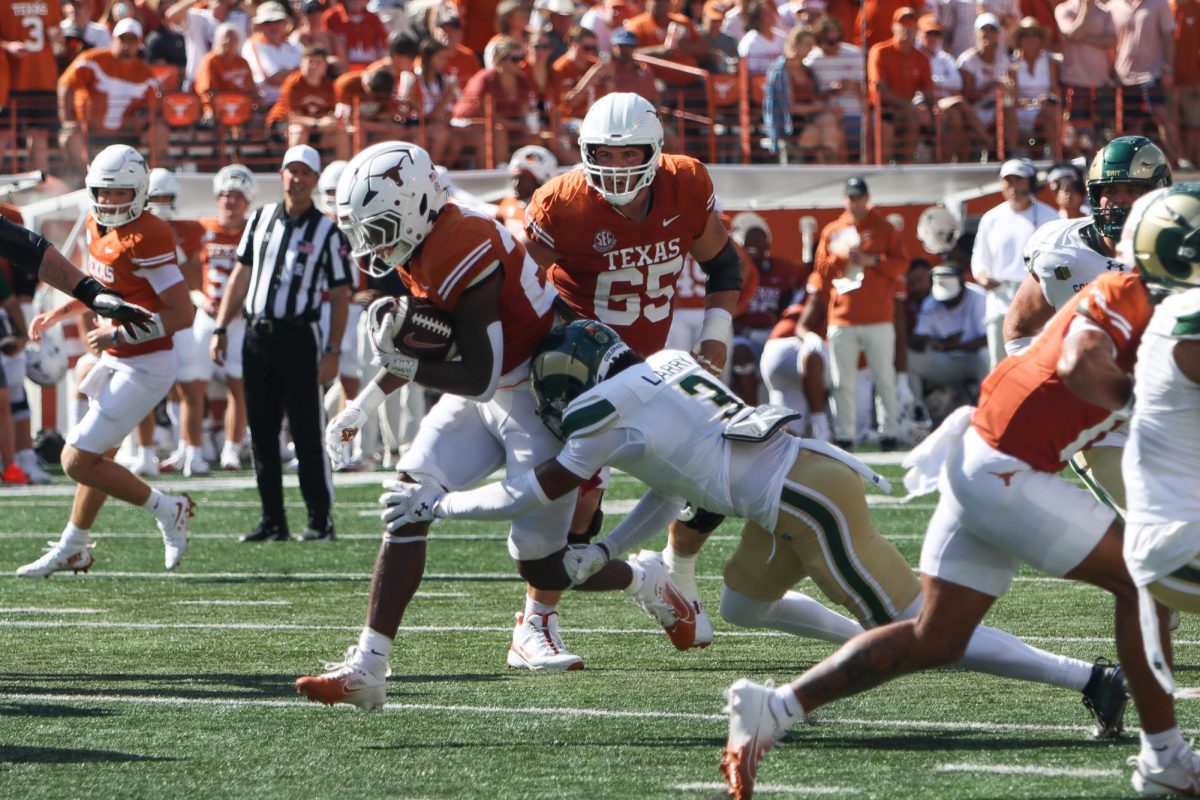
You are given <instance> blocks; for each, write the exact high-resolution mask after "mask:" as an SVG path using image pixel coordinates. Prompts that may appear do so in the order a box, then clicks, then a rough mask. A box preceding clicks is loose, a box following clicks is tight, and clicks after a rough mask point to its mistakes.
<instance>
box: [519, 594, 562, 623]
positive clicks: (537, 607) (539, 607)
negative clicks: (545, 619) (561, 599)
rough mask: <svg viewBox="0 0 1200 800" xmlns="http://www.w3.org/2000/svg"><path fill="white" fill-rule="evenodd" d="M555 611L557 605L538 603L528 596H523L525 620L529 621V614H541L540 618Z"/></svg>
mask: <svg viewBox="0 0 1200 800" xmlns="http://www.w3.org/2000/svg"><path fill="white" fill-rule="evenodd" d="M557 610H558V604H557V603H555V604H553V605H550V604H548V603H539V602H538V601H537V600H534V599H533V597H531V596H530V595H528V594H527V595H525V619H529V616H530V615H531V614H541V615H542V616H546V615H547V614H553V613H554V612H555V611H557Z"/></svg>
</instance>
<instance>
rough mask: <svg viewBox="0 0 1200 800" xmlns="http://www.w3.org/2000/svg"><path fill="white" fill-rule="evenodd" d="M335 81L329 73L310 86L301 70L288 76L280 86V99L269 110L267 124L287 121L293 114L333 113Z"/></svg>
mask: <svg viewBox="0 0 1200 800" xmlns="http://www.w3.org/2000/svg"><path fill="white" fill-rule="evenodd" d="M333 106H334V100H333V81H331V80H329V77H328V76H327V75H322V76H321V82H320V83H319V84H317V85H316V86H310V85H309V83H308V82H307V81H305V80H304V77H303V76H302V75H301V74H300V72H298V71H297V72H294V73H292V74H291V75H289V76H287V78H286V79H285V80H284V82H283V85H282V86H280V87H279V99H278V100H276V101H275V105H273V106H271V110H270V111H268V112H267V124H268V125H274V124H275V123H276V122H286V121H287V119H288V118H289V117H290V116H291V115H292V114H300V115H303V116H306V117H317V118H320V117H324V116H328V115H329V114H332V113H333Z"/></svg>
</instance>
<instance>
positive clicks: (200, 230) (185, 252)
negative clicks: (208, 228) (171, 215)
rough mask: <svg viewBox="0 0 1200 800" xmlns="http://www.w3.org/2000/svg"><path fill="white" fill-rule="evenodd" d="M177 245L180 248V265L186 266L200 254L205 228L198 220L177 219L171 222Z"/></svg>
mask: <svg viewBox="0 0 1200 800" xmlns="http://www.w3.org/2000/svg"><path fill="white" fill-rule="evenodd" d="M170 224H171V231H172V232H173V233H174V234H175V244H176V245H177V246H178V247H179V251H178V253H177V255H178V256H179V263H180V264H186V263H187V262H188V261H190V260H191V258H192V256H194V255H196V254H197V253H199V252H200V241H201V240H202V239H203V238H204V227H203V226H202V225H201V224H200V222H199V221H198V220H194V219H177V220H172V221H171V223H170Z"/></svg>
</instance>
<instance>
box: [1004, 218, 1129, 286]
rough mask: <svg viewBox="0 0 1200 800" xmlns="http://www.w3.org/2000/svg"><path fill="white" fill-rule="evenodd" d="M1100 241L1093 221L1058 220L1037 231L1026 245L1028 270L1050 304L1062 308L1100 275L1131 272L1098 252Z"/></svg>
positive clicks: (1086, 219) (1118, 262)
mask: <svg viewBox="0 0 1200 800" xmlns="http://www.w3.org/2000/svg"><path fill="white" fill-rule="evenodd" d="M1099 238H1100V234H1099V233H1098V232H1097V231H1096V228H1095V226H1094V225H1093V224H1092V218H1091V217H1079V218H1078V219H1056V220H1054V221H1053V222H1047V223H1046V224H1045V225H1043V226H1041V227H1040V228H1038V229H1037V230H1036V231H1034V234H1033V236H1031V237H1030V238H1029V241H1028V242H1026V244H1025V268H1026V269H1027V270H1029V272H1030V273H1032V274H1033V275H1034V276H1035V277H1036V278H1037V279H1038V282H1039V283H1040V284H1041V286H1042V296H1043V297H1045V298H1046V302H1047V303H1049V304H1050V305H1051V306H1053V307H1054V308H1056V309H1057V308H1062V306H1063V304H1064V303H1066V302H1067V301H1068V300H1070V299H1071V298H1072V297H1074V296H1075V295H1076V294H1077V293H1078V292H1079V290H1080V289H1082V288H1083V287H1084V286H1087V285H1088V284H1089V283H1091V282H1092V281H1094V280H1095V279H1096V278H1097V277H1098V276H1099V275H1101V274H1103V273H1105V272H1108V271H1110V270H1115V271H1117V272H1128V271H1129V269H1130V268H1129V267H1128V266H1127V265H1125V264H1124V263H1122V262H1121V261H1118V260H1117V259H1115V258H1109V257H1108V256H1106V255H1103V254H1101V253H1100V252H1098V251H1097V250H1096V247H1098V246H1100V243H1099Z"/></svg>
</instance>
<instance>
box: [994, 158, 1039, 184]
mask: <svg viewBox="0 0 1200 800" xmlns="http://www.w3.org/2000/svg"><path fill="white" fill-rule="evenodd" d="M1000 177H1001V178H1028V179H1030V180H1032V179H1034V178H1036V177H1037V167H1035V166H1033V164H1032V163H1031V162H1029V161H1026V160H1025V159H1023V158H1010V159H1009V160H1008V161H1005V162H1004V163H1003V164H1001V165H1000Z"/></svg>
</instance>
